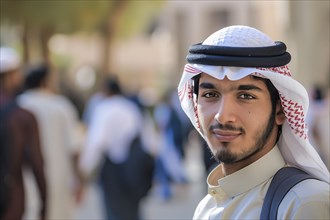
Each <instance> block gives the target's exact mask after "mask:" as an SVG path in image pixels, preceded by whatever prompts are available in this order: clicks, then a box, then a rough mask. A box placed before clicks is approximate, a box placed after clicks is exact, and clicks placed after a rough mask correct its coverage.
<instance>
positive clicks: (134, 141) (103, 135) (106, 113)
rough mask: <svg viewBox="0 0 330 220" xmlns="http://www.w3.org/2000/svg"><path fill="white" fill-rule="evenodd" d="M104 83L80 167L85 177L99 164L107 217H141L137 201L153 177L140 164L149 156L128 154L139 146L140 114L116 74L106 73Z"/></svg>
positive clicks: (144, 193) (141, 128)
mask: <svg viewBox="0 0 330 220" xmlns="http://www.w3.org/2000/svg"><path fill="white" fill-rule="evenodd" d="M106 85H107V93H106V98H105V99H104V100H103V101H102V102H101V103H99V104H97V106H96V107H95V110H94V111H93V114H92V116H91V121H90V125H89V127H88V130H87V140H86V147H85V149H84V151H83V154H82V158H81V162H80V167H81V169H82V170H83V171H84V173H85V175H86V176H87V177H88V176H90V175H91V174H93V173H95V172H96V171H95V170H97V169H98V168H99V172H97V176H98V177H99V180H100V186H101V190H102V192H103V193H102V194H103V199H104V208H105V212H106V218H107V219H118V220H121V219H132V220H135V219H136V220H137V219H140V218H141V216H140V207H139V206H140V201H141V199H142V198H143V197H144V196H145V195H146V192H147V191H148V190H149V189H150V187H151V185H150V181H149V182H145V181H148V180H150V179H152V172H153V171H152V169H151V170H146V169H145V168H144V167H143V166H144V164H142V163H149V162H150V160H151V163H152V158H149V159H150V160H148V158H147V159H145V160H143V161H140V160H138V159H139V158H140V156H141V154H139V153H138V154H136V155H134V156H133V157H132V154H131V152H132V151H135V150H136V149H138V148H136V147H141V140H140V134H141V131H142V130H143V124H144V122H143V116H142V114H141V111H140V109H139V108H138V106H137V105H136V104H135V103H134V102H133V101H131V100H129V99H128V98H127V97H126V95H125V94H124V93H123V91H122V88H121V85H120V84H119V81H118V79H117V78H116V77H112V76H111V77H109V79H107V80H106ZM139 149H141V148H139ZM140 153H141V151H140ZM144 158H145V157H144ZM101 161H102V162H101ZM148 161H149V162H148ZM130 165H132V166H130ZM147 165H148V164H147ZM151 166H152V164H151ZM135 168H137V169H135ZM146 175H147V176H146Z"/></svg>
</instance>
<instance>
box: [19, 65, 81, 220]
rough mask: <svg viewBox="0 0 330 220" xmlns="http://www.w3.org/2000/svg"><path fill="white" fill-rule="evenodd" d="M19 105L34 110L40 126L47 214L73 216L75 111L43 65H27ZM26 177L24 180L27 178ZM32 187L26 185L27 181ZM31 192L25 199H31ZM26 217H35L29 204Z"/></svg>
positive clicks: (77, 182)
mask: <svg viewBox="0 0 330 220" xmlns="http://www.w3.org/2000/svg"><path fill="white" fill-rule="evenodd" d="M18 102H19V105H20V106H22V107H23V108H25V109H28V110H30V111H31V112H33V113H34V115H35V116H36V118H37V122H38V124H39V127H40V138H41V147H42V152H43V155H44V157H45V160H46V167H45V171H46V177H47V181H48V183H49V184H48V205H49V209H48V217H49V218H50V219H70V218H73V217H74V205H75V204H74V202H75V200H76V199H77V200H79V199H80V198H79V197H80V196H81V193H82V178H81V175H80V173H79V170H78V158H79V152H80V147H81V145H82V140H81V136H80V135H79V120H78V112H77V110H76V109H75V107H74V105H73V104H72V103H71V102H70V100H69V99H68V98H66V97H65V96H63V95H61V94H57V93H55V92H53V90H52V87H51V70H50V69H49V67H48V66H47V65H44V64H42V65H37V66H33V67H31V68H30V69H29V70H28V71H27V73H26V77H25V91H24V92H23V93H22V94H21V95H20V96H19V97H18ZM28 179H29V178H28V177H27V181H28ZM27 186H29V187H32V186H30V185H27ZM33 199H34V198H33V196H32V195H31V196H30V197H28V201H30V202H31V203H33V202H32V201H33ZM27 207H28V208H29V210H27V213H26V217H27V218H35V216H34V214H35V213H33V210H34V208H35V207H33V205H32V204H31V205H30V206H27Z"/></svg>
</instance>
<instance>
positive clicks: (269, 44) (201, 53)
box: [178, 26, 329, 182]
mask: <svg viewBox="0 0 330 220" xmlns="http://www.w3.org/2000/svg"><path fill="white" fill-rule="evenodd" d="M187 60H188V64H186V65H185V67H184V71H183V75H182V78H181V81H180V83H179V87H178V94H179V98H180V102H181V106H182V108H183V110H184V112H185V113H186V114H187V116H188V117H189V119H190V120H191V122H192V124H193V125H194V127H195V128H196V129H197V130H198V131H199V132H200V134H201V135H202V133H201V130H200V126H199V119H198V112H197V104H196V100H195V99H194V96H193V80H192V78H193V77H194V76H196V75H198V74H200V73H202V72H203V73H206V74H209V75H210V76H212V77H214V78H217V79H219V80H223V79H224V77H225V76H226V77H227V78H228V79H230V80H239V79H242V78H244V77H246V76H248V75H254V76H258V77H262V78H267V79H269V80H270V81H271V82H272V83H273V85H274V86H275V87H276V89H277V90H278V92H279V95H280V100H281V104H282V107H283V111H284V114H285V117H286V120H285V121H284V123H283V125H282V134H281V136H280V139H279V141H278V143H277V145H278V147H279V149H280V151H281V153H282V155H283V157H284V159H285V161H286V162H288V163H289V164H290V165H293V166H296V167H299V168H300V169H302V170H304V171H306V172H307V173H309V174H311V175H312V176H314V177H316V178H318V179H320V180H323V181H326V182H329V171H328V169H327V168H326V166H325V165H324V163H323V162H322V160H321V159H320V157H319V155H318V154H317V152H316V150H315V149H314V147H313V146H312V145H311V144H310V143H309V141H308V138H307V127H306V124H305V117H306V113H307V110H308V104H309V101H308V94H307V92H306V89H305V88H304V87H303V86H302V85H301V84H300V83H299V82H298V81H296V80H294V79H293V78H292V77H291V73H290V70H289V68H288V67H287V65H286V64H288V63H289V62H290V54H289V53H287V52H286V46H285V44H284V43H282V42H274V41H273V40H272V39H271V38H269V37H268V36H267V35H265V34H264V33H262V32H260V31H259V30H257V29H254V28H251V27H247V26H230V27H226V28H223V29H221V30H219V31H217V32H215V33H213V34H212V35H210V36H209V37H208V38H207V39H206V40H205V41H204V42H203V43H201V44H195V45H193V46H192V47H191V48H190V50H189V54H188V56H187ZM202 136H203V135H202Z"/></svg>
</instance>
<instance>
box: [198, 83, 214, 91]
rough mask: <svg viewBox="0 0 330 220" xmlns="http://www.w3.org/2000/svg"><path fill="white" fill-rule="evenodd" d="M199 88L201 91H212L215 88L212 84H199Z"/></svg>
mask: <svg viewBox="0 0 330 220" xmlns="http://www.w3.org/2000/svg"><path fill="white" fill-rule="evenodd" d="M199 88H202V89H214V88H215V86H214V85H213V84H212V83H208V82H202V83H201V84H199Z"/></svg>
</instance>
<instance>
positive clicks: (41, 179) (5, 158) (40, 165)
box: [0, 47, 47, 220]
mask: <svg viewBox="0 0 330 220" xmlns="http://www.w3.org/2000/svg"><path fill="white" fill-rule="evenodd" d="M20 65H21V64H20V59H19V56H18V54H17V52H16V51H15V50H13V49H12V48H8V47H1V48H0V85H1V86H0V109H1V110H0V112H1V114H0V117H1V125H0V126H1V128H0V130H1V140H0V141H1V153H0V157H1V159H0V163H1V166H0V168H1V186H0V189H1V195H0V196H1V209H0V219H2V220H7V219H8V220H15V219H17V220H18V219H22V217H23V213H24V209H25V207H26V205H28V204H26V203H25V193H26V190H25V189H24V184H23V174H22V173H23V167H28V168H30V169H29V171H32V173H33V175H34V178H35V180H36V184H37V188H38V191H37V193H38V195H36V196H37V197H38V199H39V201H40V208H39V210H38V213H37V216H36V219H46V212H47V192H46V179H45V174H44V160H43V155H42V153H41V148H40V140H39V133H38V132H39V129H38V124H37V122H36V119H35V117H34V116H33V115H32V114H31V113H30V112H28V111H26V110H24V109H22V108H20V107H19V106H18V105H17V103H16V95H17V92H18V89H19V88H20V87H21V84H22V75H21V69H20V68H21V66H20Z"/></svg>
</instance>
